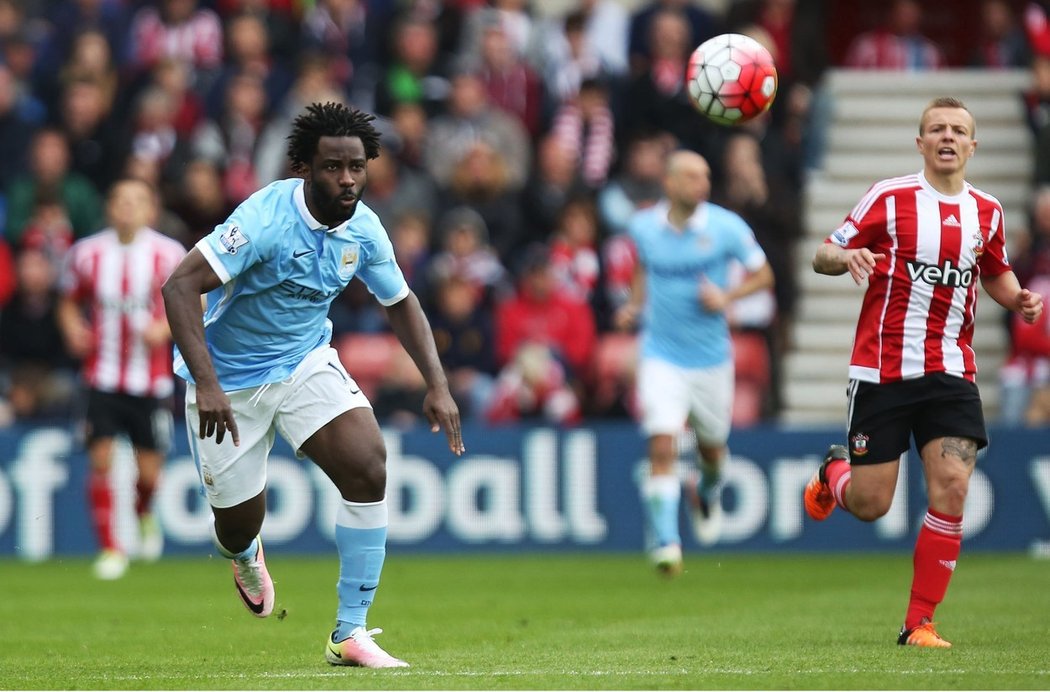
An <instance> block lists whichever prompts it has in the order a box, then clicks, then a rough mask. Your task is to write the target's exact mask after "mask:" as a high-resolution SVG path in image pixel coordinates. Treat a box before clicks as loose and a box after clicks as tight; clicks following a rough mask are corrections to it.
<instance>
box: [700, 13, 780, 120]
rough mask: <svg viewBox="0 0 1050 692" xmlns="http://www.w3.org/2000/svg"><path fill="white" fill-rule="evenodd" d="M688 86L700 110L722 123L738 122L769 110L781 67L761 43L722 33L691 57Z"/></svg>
mask: <svg viewBox="0 0 1050 692" xmlns="http://www.w3.org/2000/svg"><path fill="white" fill-rule="evenodd" d="M685 83H686V87H687V88H688V90H689V98H690V100H692V102H693V105H694V106H696V109H697V110H698V111H700V112H701V113H703V114H704V115H705V116H707V117H708V118H710V119H711V120H713V121H714V122H716V123H718V124H719V125H738V124H740V123H744V122H747V121H748V120H753V119H754V118H757V117H758V116H760V115H762V114H763V113H765V112H766V111H767V110H768V109H769V106H770V105H771V104H772V103H773V97H774V96H776V93H777V68H776V65H774V64H773V56H771V55H770V54H769V51H768V50H766V49H765V47H764V46H762V44H761V43H759V42H758V41H756V40H755V39H753V38H751V37H750V36H744V35H743V34H720V35H718V36H715V37H714V38H710V39H708V40H706V41H704V42H703V43H701V44H700V46H699V47H697V49H696V50H695V51H693V54H692V55H691V56H690V57H689V67H688V69H687V72H686V80H685Z"/></svg>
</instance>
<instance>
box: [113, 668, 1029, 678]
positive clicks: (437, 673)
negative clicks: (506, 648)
mask: <svg viewBox="0 0 1050 692" xmlns="http://www.w3.org/2000/svg"><path fill="white" fill-rule="evenodd" d="M987 672H988V671H986V670H965V669H961V668H953V669H947V670H943V669H934V668H923V669H914V670H900V669H881V670H875V669H871V668H842V669H837V670H829V669H823V668H809V669H804V670H790V671H789V670H744V669H740V668H696V669H692V670H690V669H684V668H678V669H675V670H667V669H663V670H550V669H543V670H485V671H479V670H465V671H451V670H427V669H424V668H417V669H415V670H404V669H401V670H387V671H384V672H383V674H384V675H397V676H403V677H404V676H414V677H439V678H440V677H448V678H452V677H465V678H471V677H494V676H504V677H526V676H538V675H562V676H581V675H582V676H591V677H616V676H625V675H744V676H748V675H807V674H813V675H827V674H833V675H835V674H837V675H849V674H861V673H866V674H879V675H970V674H973V673H987ZM997 673H998V674H1000V675H1034V676H1050V670H1023V671H1022V670H1012V671H1010V670H1000V671H997ZM347 674H348V671H347V670H333V671H309V672H302V673H278V672H261V673H254V674H249V673H236V674H227V675H201V674H196V675H164V676H148V675H106V676H105V677H102V678H98V679H100V680H128V681H138V680H153V679H156V678H173V679H181V680H212V679H220V680H225V679H236V680H250V679H253V678H262V679H269V680H284V679H291V680H294V679H300V678H304V679H305V678H332V677H337V676H345V675H347Z"/></svg>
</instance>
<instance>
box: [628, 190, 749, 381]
mask: <svg viewBox="0 0 1050 692" xmlns="http://www.w3.org/2000/svg"><path fill="white" fill-rule="evenodd" d="M669 210H670V205H669V203H668V202H667V201H663V202H660V203H659V204H657V205H655V206H653V207H650V208H648V209H645V210H643V211H640V212H637V213H636V214H634V216H632V217H631V220H630V222H629V224H628V232H629V233H630V235H631V238H632V239H633V240H634V243H635V246H636V247H637V249H638V257H639V259H640V261H641V262H642V264H643V265H644V269H645V283H646V299H645V301H646V302H645V314H644V316H643V324H642V340H641V355H642V357H643V358H658V359H660V360H664V361H667V362H669V363H672V364H673V365H677V366H679V367H683V368H709V367H714V366H716V365H721V364H722V363H725V362H726V361H728V360H729V359H730V357H731V354H732V349H731V342H730V336H729V325H728V324H727V322H726V317H725V314H723V313H721V312H717V313H713V312H708V311H707V310H706V309H705V308H704V306H703V304H702V303H701V302H700V287H701V285H702V284H703V282H705V281H709V282H711V283H712V284H714V285H715V286H718V287H719V288H721V289H722V290H728V288H729V275H730V273H729V268H730V263H731V260H733V259H736V260H738V261H739V262H740V263H741V264H743V265H744V267H746V268H747V269H748V271H757V270H758V269H760V268H761V267H762V265H763V264H765V261H766V255H765V253H764V252H763V251H762V248H761V247H759V245H758V242H757V241H756V240H755V234H754V233H753V232H752V230H751V227H750V226H748V225H747V223H746V222H745V221H744V220H743V219H742V218H740V216H738V215H737V214H735V213H733V212H731V211H729V210H728V209H725V208H723V207H720V206H718V205H716V204H711V203H703V204H701V205H700V206H698V207H697V208H696V211H695V212H694V213H693V215H692V216H691V217H690V218H689V221H688V223H687V224H686V227H685V229H684V230H683V231H681V232H680V231H678V230H676V229H675V228H674V227H673V226H671V224H670V223H669V222H668V220H667V213H668V211H669Z"/></svg>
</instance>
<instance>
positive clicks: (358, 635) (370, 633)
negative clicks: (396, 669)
mask: <svg viewBox="0 0 1050 692" xmlns="http://www.w3.org/2000/svg"><path fill="white" fill-rule="evenodd" d="M382 633H383V628H382V627H375V628H373V629H370V630H366V629H364V628H363V627H361V628H359V629H356V630H354V631H353V632H351V633H350V638H351V639H353V640H354V641H355V642H357V643H358V644H360V645H361V646H363V647H365V648H366V649H368V651H369V653H375V654H386V652H385V651H383V650H382V649H381V648H379V645H378V644H376V643H375V641H374V640H373V639H372V637H374V636H375V635H377V634H382ZM387 655H389V654H387Z"/></svg>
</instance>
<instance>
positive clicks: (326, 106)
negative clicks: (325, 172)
mask: <svg viewBox="0 0 1050 692" xmlns="http://www.w3.org/2000/svg"><path fill="white" fill-rule="evenodd" d="M373 120H375V116H374V115H371V114H369V113H365V112H363V111H359V110H357V109H356V108H350V107H349V106H344V105H343V104H341V103H333V102H331V101H329V102H328V103H311V104H310V105H309V106H307V107H306V112H305V113H302V114H301V115H299V116H298V117H296V119H295V121H294V122H293V123H292V133H291V134H290V135H288V160H289V162H290V163H291V165H292V170H293V171H301V170H303V169H304V168H307V167H309V165H310V162H311V161H312V160H313V156H314V154H315V153H317V142H318V141H319V140H320V139H321V137H359V138H360V139H361V144H363V145H364V147H365V156H367V157H368V158H369V159H374V158H377V157H378V156H379V132H378V131H377V130H376V129H375V127H374V126H373V125H372V121H373Z"/></svg>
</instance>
